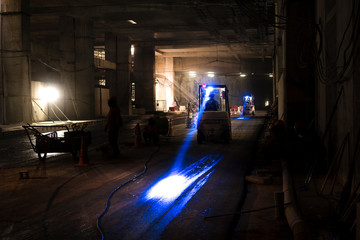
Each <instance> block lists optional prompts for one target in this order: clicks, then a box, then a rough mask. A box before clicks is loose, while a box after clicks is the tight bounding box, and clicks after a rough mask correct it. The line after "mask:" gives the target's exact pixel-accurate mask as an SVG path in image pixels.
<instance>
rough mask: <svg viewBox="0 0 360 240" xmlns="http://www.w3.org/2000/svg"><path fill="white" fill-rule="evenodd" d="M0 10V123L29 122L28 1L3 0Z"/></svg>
mask: <svg viewBox="0 0 360 240" xmlns="http://www.w3.org/2000/svg"><path fill="white" fill-rule="evenodd" d="M0 11H1V13H2V14H1V20H0V21H1V28H0V32H1V33H0V34H1V36H0V40H1V46H0V48H1V55H0V57H1V61H0V64H1V65H0V69H1V70H0V71H1V72H0V89H1V91H0V117H1V118H0V123H1V124H13V123H23V122H24V123H26V122H30V121H31V99H30V81H31V79H30V38H29V33H30V28H29V26H30V16H29V14H28V12H29V3H28V2H27V1H22V0H2V1H1V5H0ZM6 13H9V14H6Z"/></svg>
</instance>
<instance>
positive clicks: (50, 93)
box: [39, 87, 59, 102]
mask: <svg viewBox="0 0 360 240" xmlns="http://www.w3.org/2000/svg"><path fill="white" fill-rule="evenodd" d="M39 96H40V98H41V99H42V100H45V101H46V102H54V101H56V100H57V99H58V98H59V91H58V90H57V89H56V88H54V87H45V88H40V90H39Z"/></svg>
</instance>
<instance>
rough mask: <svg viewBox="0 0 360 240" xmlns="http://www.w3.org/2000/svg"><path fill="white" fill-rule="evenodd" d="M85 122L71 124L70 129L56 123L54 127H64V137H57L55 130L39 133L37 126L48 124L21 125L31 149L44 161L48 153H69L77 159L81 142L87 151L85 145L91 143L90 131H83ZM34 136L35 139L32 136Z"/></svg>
mask: <svg viewBox="0 0 360 240" xmlns="http://www.w3.org/2000/svg"><path fill="white" fill-rule="evenodd" d="M86 126H87V124H83V125H82V126H79V125H78V124H73V125H71V128H72V130H70V129H69V127H68V126H67V125H56V126H54V127H56V128H63V129H66V130H67V131H65V133H64V137H59V136H58V133H57V132H56V131H52V132H47V133H41V132H40V131H39V130H38V128H42V127H48V126H40V125H36V126H32V125H30V124H28V125H26V126H22V127H23V128H24V129H25V131H26V134H27V136H28V138H29V141H30V144H31V147H32V149H33V150H34V152H35V153H37V154H38V158H39V160H40V161H45V160H46V156H47V154H48V153H66V152H67V153H71V154H72V156H73V159H74V160H77V158H78V157H77V153H78V152H79V151H80V149H81V145H82V144H83V148H84V149H83V150H85V151H87V146H89V145H90V144H91V132H90V131H84V129H85V128H86ZM32 135H34V136H35V139H34V138H33V137H32Z"/></svg>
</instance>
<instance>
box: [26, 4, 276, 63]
mask: <svg viewBox="0 0 360 240" xmlns="http://www.w3.org/2000/svg"><path fill="white" fill-rule="evenodd" d="M29 2H30V14H31V38H32V41H37V42H39V41H40V42H41V41H43V42H44V41H55V40H56V39H58V31H57V29H58V28H56V26H58V22H59V16H73V17H76V18H86V19H92V20H93V23H94V38H95V44H96V45H99V46H101V45H104V36H105V32H109V31H110V32H113V33H115V34H117V35H118V36H124V37H127V38H128V39H129V40H130V41H131V42H133V43H140V44H154V45H155V48H156V52H157V53H158V54H162V55H164V56H172V57H197V58H199V57H205V58H213V59H215V60H217V59H228V61H234V62H240V61H242V60H243V59H262V60H264V59H265V58H271V57H272V55H273V33H274V28H273V26H272V23H273V18H274V3H273V1H270V0H223V1H215V0H184V1H175V0H158V1H156V0H155V1H154V0H149V1H148V0H128V1H123V0H29ZM128 20H133V21H135V22H136V24H132V23H130V22H129V21H128Z"/></svg>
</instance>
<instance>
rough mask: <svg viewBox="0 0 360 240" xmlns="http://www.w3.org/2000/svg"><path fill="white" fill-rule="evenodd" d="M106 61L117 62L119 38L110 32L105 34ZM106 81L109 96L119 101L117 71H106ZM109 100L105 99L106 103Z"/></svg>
mask: <svg viewBox="0 0 360 240" xmlns="http://www.w3.org/2000/svg"><path fill="white" fill-rule="evenodd" d="M105 59H106V60H108V61H111V62H114V63H116V60H117V38H116V36H115V35H114V34H112V33H110V32H107V33H105ZM105 79H106V82H107V86H109V95H110V96H117V99H118V101H119V97H120V96H118V95H119V93H116V89H117V77H116V70H113V69H106V70H105ZM107 100H108V99H104V101H107ZM118 104H119V102H118ZM121 114H123V113H121Z"/></svg>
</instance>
